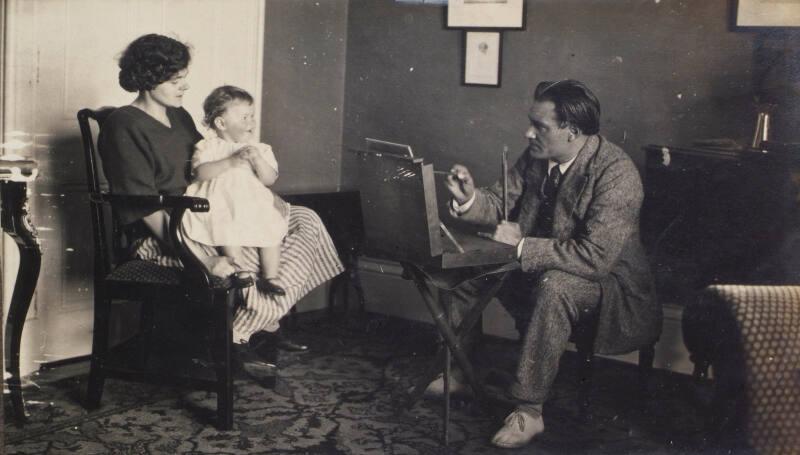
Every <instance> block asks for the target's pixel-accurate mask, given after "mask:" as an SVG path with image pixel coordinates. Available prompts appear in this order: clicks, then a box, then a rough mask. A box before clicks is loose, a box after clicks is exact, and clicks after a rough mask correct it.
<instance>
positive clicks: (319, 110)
mask: <svg viewBox="0 0 800 455" xmlns="http://www.w3.org/2000/svg"><path fill="white" fill-rule="evenodd" d="M347 3H348V2H347V0H270V1H268V2H267V4H266V21H265V38H264V85H263V95H264V96H263V108H262V117H261V125H262V126H261V131H262V139H263V140H264V141H265V142H267V143H269V144H271V145H272V146H273V148H274V150H275V155H276V157H277V159H278V163H279V165H280V170H281V175H280V178H279V179H278V183H277V184H276V190H277V191H279V192H283V193H287V192H292V193H297V192H312V191H319V190H332V189H336V188H337V187H338V185H339V180H340V178H339V172H340V159H341V149H342V144H341V140H342V112H343V110H344V109H343V105H344V75H345V54H346V52H345V49H346V46H347Z"/></svg>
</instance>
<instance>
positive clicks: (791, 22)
mask: <svg viewBox="0 0 800 455" xmlns="http://www.w3.org/2000/svg"><path fill="white" fill-rule="evenodd" d="M733 5H734V11H733V16H734V21H733V25H734V28H736V29H742V30H747V29H751V28H760V27H800V1H797V0H735V1H734V2H733Z"/></svg>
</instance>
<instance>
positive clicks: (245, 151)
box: [236, 145, 258, 162]
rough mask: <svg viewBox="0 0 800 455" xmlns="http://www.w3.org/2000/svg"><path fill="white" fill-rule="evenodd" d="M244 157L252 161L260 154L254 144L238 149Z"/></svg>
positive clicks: (238, 153)
mask: <svg viewBox="0 0 800 455" xmlns="http://www.w3.org/2000/svg"><path fill="white" fill-rule="evenodd" d="M236 154H237V155H239V156H240V157H241V158H242V159H245V160H247V161H250V162H252V161H253V160H254V159H255V158H256V156H257V155H258V149H257V148H256V146H254V145H245V146H244V147H242V148H240V149H239V150H237V151H236Z"/></svg>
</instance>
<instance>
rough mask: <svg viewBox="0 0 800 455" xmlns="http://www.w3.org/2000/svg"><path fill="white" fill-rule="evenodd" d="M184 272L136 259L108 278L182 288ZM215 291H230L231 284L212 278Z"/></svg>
mask: <svg viewBox="0 0 800 455" xmlns="http://www.w3.org/2000/svg"><path fill="white" fill-rule="evenodd" d="M181 279H182V270H181V269H179V268H177V267H165V266H162V265H158V264H156V263H155V262H150V261H144V260H141V259H134V260H131V261H128V262H125V263H123V264H121V265H120V266H119V267H117V268H115V269H114V270H113V271H112V272H111V273H110V274H109V275H108V276H107V277H106V280H107V281H111V282H119V283H126V284H141V285H160V286H180V283H181ZM211 280H212V285H213V286H214V288H215V289H230V288H231V282H230V280H229V279H227V278H220V277H216V276H213V275H212V276H211Z"/></svg>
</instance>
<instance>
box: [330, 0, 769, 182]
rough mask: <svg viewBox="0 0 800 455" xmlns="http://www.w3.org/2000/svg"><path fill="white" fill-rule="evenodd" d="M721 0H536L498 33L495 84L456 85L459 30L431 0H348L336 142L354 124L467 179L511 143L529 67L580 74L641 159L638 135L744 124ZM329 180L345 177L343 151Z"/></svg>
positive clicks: (740, 72)
mask: <svg viewBox="0 0 800 455" xmlns="http://www.w3.org/2000/svg"><path fill="white" fill-rule="evenodd" d="M728 3H729V2H728V1H727V0H703V1H699V0H697V1H681V0H661V1H657V0H537V1H535V2H528V5H527V18H526V22H527V27H526V29H525V30H524V31H506V32H504V33H503V56H502V60H503V61H502V87H501V88H482V87H464V86H461V85H460V81H461V71H462V69H461V68H462V63H461V62H462V55H461V54H462V52H463V50H462V46H463V44H462V34H461V32H460V31H457V30H448V29H445V28H444V26H443V23H444V20H443V10H444V8H443V7H440V6H424V5H408V4H398V3H395V2H394V1H393V0H351V1H350V5H349V13H348V26H347V27H348V47H347V77H346V88H345V97H346V100H345V118H344V139H343V142H344V145H345V147H357V146H359V145H361V144H362V143H363V138H364V137H378V138H384V139H388V140H395V141H399V142H405V143H409V144H411V145H412V146H413V147H414V148H415V149H417V150H418V151H419V152H420V153H421V154H423V155H424V156H426V157H427V158H429V159H430V160H431V161H432V162H434V164H435V166H436V167H437V168H444V169H447V168H449V166H450V165H451V164H452V163H453V162H462V163H464V164H466V165H468V166H470V167H471V168H472V169H473V171H474V174H475V175H476V178H477V180H478V183H479V184H487V183H491V181H492V180H494V179H496V178H497V176H498V174H499V168H500V164H499V162H500V160H499V156H500V152H501V151H502V149H503V146H504V145H507V146H508V147H509V150H510V151H511V156H513V157H516V156H517V155H518V154H519V153H520V152H521V151H522V150H523V148H524V144H525V141H524V138H523V132H524V131H525V129H526V128H527V123H528V121H527V118H526V113H527V107H528V106H529V103H530V100H531V93H532V90H533V87H534V86H535V84H536V83H537V82H538V81H541V80H556V79H566V78H573V79H579V80H582V81H584V82H586V83H587V84H588V85H589V87H591V88H592V89H593V90H594V91H595V93H596V94H597V96H598V97H599V99H600V101H601V104H602V107H603V120H602V126H601V129H602V134H604V135H606V136H607V137H609V138H610V139H611V140H612V141H614V142H616V143H618V144H620V145H622V146H623V147H624V148H625V149H626V150H627V151H628V153H629V154H630V155H631V156H632V157H633V158H634V160H635V161H636V162H637V163H638V164H639V165H641V164H642V162H643V154H642V152H641V150H640V148H641V146H642V145H645V144H648V143H659V144H688V143H689V142H691V141H692V140H694V139H699V138H719V137H733V138H737V139H738V138H747V137H749V136H750V135H751V134H752V129H753V125H754V122H755V111H754V109H753V107H752V89H751V86H752V75H751V70H752V66H753V56H752V52H753V51H752V48H753V40H754V37H753V35H752V34H750V33H741V32H729V31H728V20H729V19H728V18H729V10H728V8H729V5H728ZM344 158H345V163H344V166H343V171H342V172H343V175H342V181H343V183H344V184H345V185H348V186H349V185H352V184H353V183H354V176H353V172H352V170H351V166H349V165H348V163H347V161H348V160H347V158H348V154H347V153H345V155H344Z"/></svg>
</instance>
